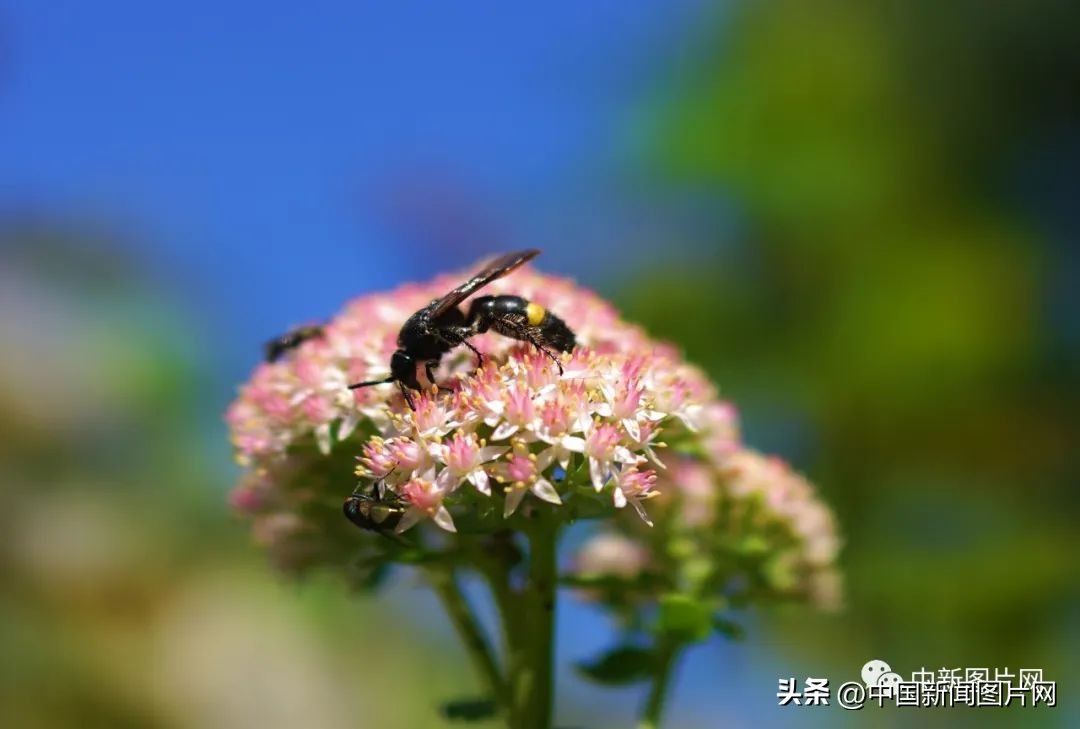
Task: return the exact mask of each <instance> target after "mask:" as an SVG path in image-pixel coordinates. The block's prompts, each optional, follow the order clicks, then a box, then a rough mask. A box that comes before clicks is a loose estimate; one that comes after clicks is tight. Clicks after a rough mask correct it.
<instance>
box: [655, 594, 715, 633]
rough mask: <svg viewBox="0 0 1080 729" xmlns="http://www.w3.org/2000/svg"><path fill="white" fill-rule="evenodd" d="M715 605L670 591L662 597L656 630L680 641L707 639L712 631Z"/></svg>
mask: <svg viewBox="0 0 1080 729" xmlns="http://www.w3.org/2000/svg"><path fill="white" fill-rule="evenodd" d="M712 612H713V606H712V605H710V604H708V603H706V602H704V601H702V600H698V599H697V598H695V597H692V596H690V595H680V594H677V593H669V594H667V595H664V596H663V597H661V598H660V611H659V613H658V615H657V620H656V632H658V633H660V634H662V635H665V636H667V637H669V638H671V639H672V640H675V641H677V642H680V643H696V642H698V641H702V640H705V639H706V638H708V637H709V634H710V633H711V632H712V628H713V625H712Z"/></svg>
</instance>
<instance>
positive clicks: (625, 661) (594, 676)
mask: <svg viewBox="0 0 1080 729" xmlns="http://www.w3.org/2000/svg"><path fill="white" fill-rule="evenodd" d="M654 664H655V661H654V655H653V652H652V651H651V650H649V649H648V648H642V647H641V646H636V645H630V644H624V645H620V646H616V647H615V648H613V649H611V650H610V651H608V652H607V653H605V654H603V655H602V656H600V657H599V658H597V659H595V660H593V661H592V662H582V663H579V664H577V669H578V671H580V672H581V673H582V675H584V676H585V677H586V678H589V679H591V680H593V681H595V682H596V683H601V684H606V685H608V686H621V685H623V684H628V683H634V682H636V681H643V680H644V679H646V678H648V677H649V676H651V675H652V672H653V667H654Z"/></svg>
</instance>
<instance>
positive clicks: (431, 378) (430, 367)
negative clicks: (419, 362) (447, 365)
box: [424, 359, 453, 392]
mask: <svg viewBox="0 0 1080 729" xmlns="http://www.w3.org/2000/svg"><path fill="white" fill-rule="evenodd" d="M437 364H439V360H437V359H430V360H428V361H427V362H425V363H424V372H426V373H427V378H428V382H430V383H431V384H432V385H435V386H436V387H438V388H439V392H453V390H452V389H450V388H449V387H443V386H442V385H440V384H439V383H438V382H436V381H435V365H437Z"/></svg>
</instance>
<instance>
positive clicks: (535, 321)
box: [525, 302, 547, 327]
mask: <svg viewBox="0 0 1080 729" xmlns="http://www.w3.org/2000/svg"><path fill="white" fill-rule="evenodd" d="M525 314H526V316H528V317H529V324H531V325H532V326H534V327H535V326H540V322H542V321H543V320H544V317H545V316H547V311H546V310H545V309H544V307H542V306H540V304H534V303H532V302H529V304H528V305H527V306H526V307H525Z"/></svg>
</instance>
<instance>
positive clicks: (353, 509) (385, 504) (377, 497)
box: [341, 482, 405, 534]
mask: <svg viewBox="0 0 1080 729" xmlns="http://www.w3.org/2000/svg"><path fill="white" fill-rule="evenodd" d="M383 488H384V487H383V486H382V484H381V482H380V483H377V484H375V485H374V486H372V487H371V490H370V491H361V490H360V487H359V486H358V487H357V488H356V490H355V491H353V492H352V495H351V496H349V498H347V499H345V503H344V504H342V507H341V510H342V511H344V512H345V516H346V517H347V518H348V519H349V521H351V522H352V523H353V524H355V525H356V526H358V527H360V528H361V529H366V530H368V531H372V532H378V533H379V534H386V533H387V530H390V531H392V530H393V529H394V527H396V526H397V525H398V522H399V521H401V515H402V514H403V513H404V512H405V507H404V506H403V505H402V504H401V503H400V502H399V500H398V499H397V498H396V497H390V498H387V497H386V495H385V494H384V493H383Z"/></svg>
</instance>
